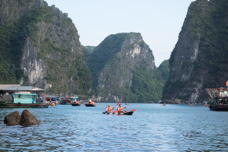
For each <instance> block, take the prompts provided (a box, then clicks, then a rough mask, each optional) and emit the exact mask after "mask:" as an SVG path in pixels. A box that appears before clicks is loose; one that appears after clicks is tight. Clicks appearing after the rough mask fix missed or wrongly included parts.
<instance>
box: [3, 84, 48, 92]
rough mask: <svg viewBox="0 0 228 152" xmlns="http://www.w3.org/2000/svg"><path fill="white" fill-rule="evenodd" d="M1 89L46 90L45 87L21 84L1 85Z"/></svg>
mask: <svg viewBox="0 0 228 152" xmlns="http://www.w3.org/2000/svg"><path fill="white" fill-rule="evenodd" d="M0 90H3V91H44V89H41V88H36V87H33V86H20V85H16V84H15V85H0Z"/></svg>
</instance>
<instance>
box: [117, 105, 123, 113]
mask: <svg viewBox="0 0 228 152" xmlns="http://www.w3.org/2000/svg"><path fill="white" fill-rule="evenodd" d="M123 110H124V107H122V106H121V104H119V106H118V108H117V112H118V114H121V113H123V112H124V111H123Z"/></svg>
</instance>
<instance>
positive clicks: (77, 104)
mask: <svg viewBox="0 0 228 152" xmlns="http://www.w3.org/2000/svg"><path fill="white" fill-rule="evenodd" d="M71 105H72V106H80V105H81V104H80V103H72V104H71Z"/></svg>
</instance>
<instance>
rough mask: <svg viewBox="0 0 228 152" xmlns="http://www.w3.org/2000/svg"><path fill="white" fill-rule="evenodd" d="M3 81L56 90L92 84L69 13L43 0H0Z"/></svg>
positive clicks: (67, 90) (73, 89)
mask: <svg viewBox="0 0 228 152" xmlns="http://www.w3.org/2000/svg"><path fill="white" fill-rule="evenodd" d="M0 41H1V43H0V83H18V82H20V83H22V84H26V85H34V86H37V87H41V88H46V89H47V90H48V92H50V93H53V94H60V95H61V94H68V95H71V94H76V93H77V94H86V93H87V92H88V90H89V89H90V87H91V83H90V82H91V81H90V77H89V70H88V68H87V66H86V64H85V59H84V53H83V51H82V50H83V47H82V46H81V44H80V42H79V36H78V32H77V29H76V28H75V26H74V24H73V23H72V21H71V19H70V18H68V17H67V14H65V13H62V12H61V11H60V10H59V9H57V8H55V7H54V6H51V7H49V6H48V5H47V3H46V2H44V1H43V0H0Z"/></svg>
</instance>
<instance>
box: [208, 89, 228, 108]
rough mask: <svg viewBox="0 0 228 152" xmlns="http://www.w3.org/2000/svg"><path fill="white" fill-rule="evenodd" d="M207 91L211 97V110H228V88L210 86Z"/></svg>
mask: <svg viewBox="0 0 228 152" xmlns="http://www.w3.org/2000/svg"><path fill="white" fill-rule="evenodd" d="M207 92H208V94H209V95H210V97H211V101H210V102H209V108H210V110H213V111H228V88H210V89H207Z"/></svg>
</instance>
